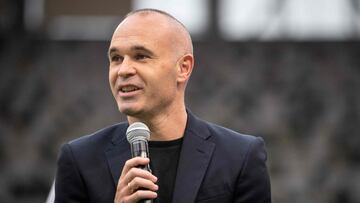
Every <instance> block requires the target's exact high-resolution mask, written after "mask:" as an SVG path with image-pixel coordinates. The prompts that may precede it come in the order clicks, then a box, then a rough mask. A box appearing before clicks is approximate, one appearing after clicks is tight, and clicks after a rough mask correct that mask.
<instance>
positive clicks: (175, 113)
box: [128, 105, 187, 141]
mask: <svg viewBox="0 0 360 203" xmlns="http://www.w3.org/2000/svg"><path fill="white" fill-rule="evenodd" d="M128 121H129V123H133V122H136V121H140V122H143V123H145V124H146V125H147V126H148V127H149V129H150V131H151V136H150V140H153V141H168V140H175V139H178V138H181V137H182V136H183V135H184V132H185V127H186V121H187V113H186V109H185V105H183V106H182V108H173V109H169V110H167V111H164V112H160V113H158V114H156V115H154V116H152V117H150V118H146V119H139V118H136V117H130V116H128Z"/></svg>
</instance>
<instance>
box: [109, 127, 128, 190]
mask: <svg viewBox="0 0 360 203" xmlns="http://www.w3.org/2000/svg"><path fill="white" fill-rule="evenodd" d="M127 127H128V125H123V126H121V127H120V129H119V130H116V131H115V133H114V136H113V139H112V142H111V144H110V145H109V147H108V148H107V149H106V150H105V154H106V158H107V161H108V165H109V168H110V171H111V175H112V177H113V180H114V185H115V187H116V185H117V183H118V181H119V178H120V174H121V170H122V167H123V166H124V164H125V162H126V161H127V160H128V159H130V158H131V150H130V145H129V143H128V141H127V139H126V135H125V134H126V129H127Z"/></svg>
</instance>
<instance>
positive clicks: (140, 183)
mask: <svg viewBox="0 0 360 203" xmlns="http://www.w3.org/2000/svg"><path fill="white" fill-rule="evenodd" d="M127 188H128V190H129V192H130V193H133V192H134V191H136V190H138V189H139V188H140V189H148V190H152V191H157V190H158V189H159V186H157V185H156V184H155V183H154V182H152V181H150V180H147V179H144V178H140V177H135V178H134V179H132V180H131V181H130V182H128V184H127Z"/></svg>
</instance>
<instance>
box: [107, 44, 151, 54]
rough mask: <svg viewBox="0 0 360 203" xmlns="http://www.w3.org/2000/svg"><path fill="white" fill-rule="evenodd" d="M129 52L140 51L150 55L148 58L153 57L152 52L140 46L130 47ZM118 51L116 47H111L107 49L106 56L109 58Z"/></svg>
mask: <svg viewBox="0 0 360 203" xmlns="http://www.w3.org/2000/svg"><path fill="white" fill-rule="evenodd" d="M130 50H131V51H142V52H145V53H146V54H148V55H150V56H155V54H154V52H152V51H151V50H150V49H148V48H146V47H144V46H141V45H134V46H132V47H130ZM118 51H119V50H118V49H117V48H116V47H112V48H110V49H109V53H108V55H109V56H111V54H112V53H114V52H118Z"/></svg>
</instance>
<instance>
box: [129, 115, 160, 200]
mask: <svg viewBox="0 0 360 203" xmlns="http://www.w3.org/2000/svg"><path fill="white" fill-rule="evenodd" d="M126 138H127V140H128V141H129V143H130V147H131V155H132V157H137V156H139V157H144V158H149V147H148V140H149V138H150V130H149V128H148V127H147V126H146V125H145V124H144V123H141V122H135V123H133V124H131V125H130V126H129V127H128V129H127V130H126ZM139 168H141V169H143V170H146V171H149V172H150V173H151V169H150V166H149V164H146V165H145V166H139ZM139 202H141V203H152V202H153V201H152V200H150V199H147V200H141V201H139Z"/></svg>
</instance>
